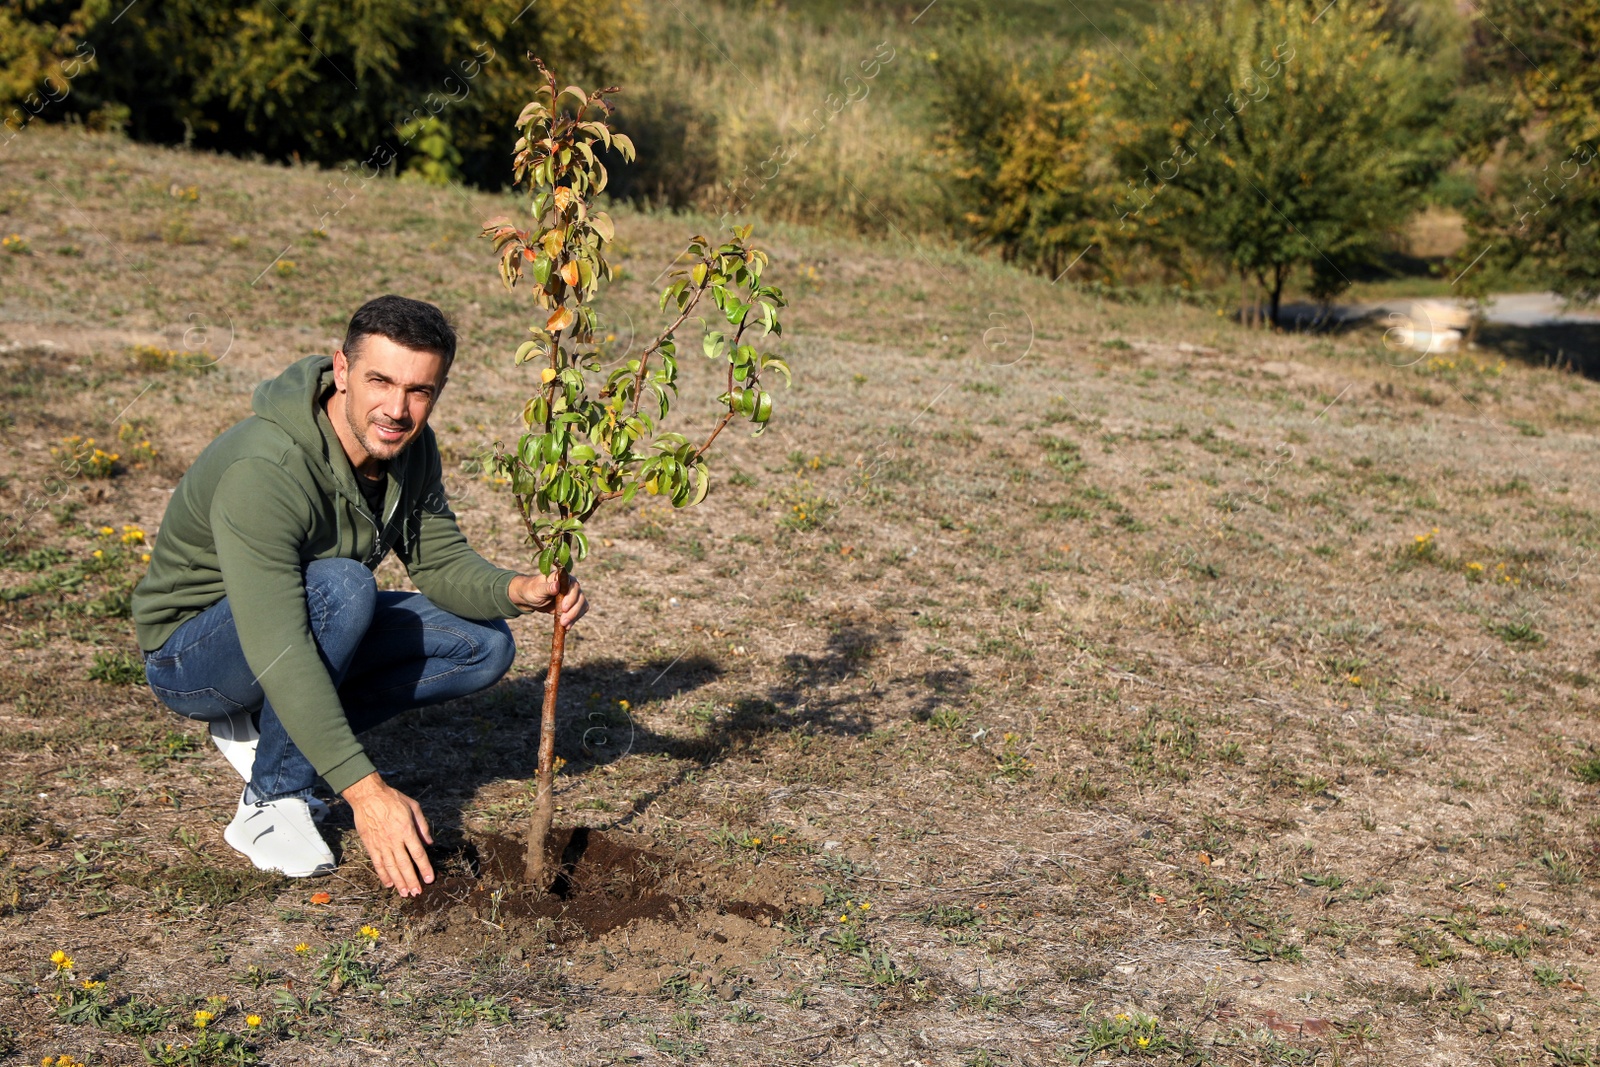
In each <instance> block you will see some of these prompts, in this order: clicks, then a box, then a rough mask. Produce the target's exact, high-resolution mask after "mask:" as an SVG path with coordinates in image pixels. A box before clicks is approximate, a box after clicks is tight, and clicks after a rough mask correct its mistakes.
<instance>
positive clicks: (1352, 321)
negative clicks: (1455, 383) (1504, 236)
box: [1278, 300, 1600, 380]
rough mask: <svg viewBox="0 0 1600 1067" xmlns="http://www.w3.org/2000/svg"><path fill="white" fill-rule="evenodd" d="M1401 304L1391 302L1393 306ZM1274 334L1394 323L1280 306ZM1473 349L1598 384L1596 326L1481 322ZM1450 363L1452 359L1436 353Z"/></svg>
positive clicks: (1352, 312) (1413, 358) (1396, 354)
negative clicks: (1577, 376) (1277, 330)
mask: <svg viewBox="0 0 1600 1067" xmlns="http://www.w3.org/2000/svg"><path fill="white" fill-rule="evenodd" d="M1406 302H1407V301H1405V300H1396V301H1394V303H1395V304H1396V305H1403V304H1405V303H1406ZM1279 314H1280V318H1279V323H1278V326H1279V329H1281V330H1286V331H1289V332H1292V333H1315V334H1327V335H1331V336H1335V337H1337V336H1342V335H1345V334H1349V333H1354V332H1357V331H1368V332H1372V333H1373V334H1374V335H1376V334H1377V333H1378V332H1379V331H1381V330H1384V329H1386V328H1387V327H1389V326H1392V325H1398V324H1399V323H1398V321H1394V322H1391V321H1390V320H1389V319H1388V317H1387V315H1388V312H1385V311H1365V310H1362V309H1357V308H1349V307H1340V306H1337V305H1334V306H1331V307H1330V306H1328V305H1323V304H1312V303H1294V304H1285V305H1284V306H1283V307H1282V309H1281V310H1280V313H1279ZM1476 345H1477V348H1478V349H1479V350H1480V351H1482V352H1484V353H1486V354H1487V355H1488V356H1489V357H1491V358H1501V359H1506V360H1510V361H1513V362H1517V363H1523V364H1526V365H1528V366H1531V367H1551V368H1557V369H1562V370H1568V371H1572V372H1574V373H1577V374H1581V375H1583V376H1584V377H1585V378H1594V379H1596V380H1600V322H1546V323H1537V324H1532V325H1519V324H1515V323H1506V322H1486V323H1484V324H1483V326H1482V327H1481V328H1480V329H1479V330H1478V336H1477V339H1476ZM1438 355H1440V356H1441V357H1442V358H1446V359H1449V358H1453V357H1454V353H1448V352H1446V353H1438ZM1427 358H1428V355H1427V354H1426V353H1422V352H1413V351H1410V350H1408V349H1396V350H1395V351H1393V352H1391V353H1388V354H1387V356H1386V362H1388V363H1390V364H1392V365H1394V366H1400V367H1403V366H1409V365H1410V364H1411V363H1413V362H1420V361H1422V360H1425V359H1427Z"/></svg>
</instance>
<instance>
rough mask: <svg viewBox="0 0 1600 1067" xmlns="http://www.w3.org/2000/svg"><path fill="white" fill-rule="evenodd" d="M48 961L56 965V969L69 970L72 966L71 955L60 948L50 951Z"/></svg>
mask: <svg viewBox="0 0 1600 1067" xmlns="http://www.w3.org/2000/svg"><path fill="white" fill-rule="evenodd" d="M50 962H51V963H53V964H55V965H56V970H58V971H70V970H72V967H73V963H72V957H71V956H69V955H67V954H66V953H65V952H62V951H61V950H60V949H56V950H55V951H54V952H52V953H50Z"/></svg>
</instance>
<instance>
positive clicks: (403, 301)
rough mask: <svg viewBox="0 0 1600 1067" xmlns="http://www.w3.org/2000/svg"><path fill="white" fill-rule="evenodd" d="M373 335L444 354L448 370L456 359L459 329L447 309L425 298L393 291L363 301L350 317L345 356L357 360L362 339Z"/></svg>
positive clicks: (406, 346) (445, 367) (425, 350)
mask: <svg viewBox="0 0 1600 1067" xmlns="http://www.w3.org/2000/svg"><path fill="white" fill-rule="evenodd" d="M372 334H378V335H379V336H380V337H387V338H388V339H389V340H391V341H393V342H394V343H395V344H397V345H401V346H403V347H405V348H416V349H421V350H422V351H424V352H434V353H437V354H438V355H440V356H443V357H444V369H445V371H446V373H448V372H449V370H450V364H451V363H452V362H454V361H455V358H456V331H455V329H454V328H453V327H452V326H451V325H450V323H449V322H448V321H447V320H446V319H445V317H444V312H442V311H440V310H439V309H438V308H436V307H434V306H433V305H432V304H428V303H425V302H423V301H421V300H412V299H411V298H410V297H406V296H395V295H394V294H393V293H390V294H389V295H388V296H379V297H374V298H373V299H371V300H368V301H367V302H366V303H365V304H362V305H361V307H360V308H358V309H357V310H356V313H355V314H354V315H352V316H351V317H350V328H349V329H347V330H345V333H344V354H345V358H347V359H349V360H351V361H354V360H355V358H356V356H357V355H359V354H360V348H361V342H362V340H363V339H365V338H367V337H370V336H371V335H372Z"/></svg>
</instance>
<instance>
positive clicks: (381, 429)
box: [372, 422, 406, 441]
mask: <svg viewBox="0 0 1600 1067" xmlns="http://www.w3.org/2000/svg"><path fill="white" fill-rule="evenodd" d="M372 428H373V429H374V430H375V431H377V434H378V436H379V437H381V438H383V439H384V440H385V441H398V440H399V439H400V438H402V437H404V436H405V435H406V431H405V427H403V426H385V425H383V424H382V423H378V422H375V423H373V424H372Z"/></svg>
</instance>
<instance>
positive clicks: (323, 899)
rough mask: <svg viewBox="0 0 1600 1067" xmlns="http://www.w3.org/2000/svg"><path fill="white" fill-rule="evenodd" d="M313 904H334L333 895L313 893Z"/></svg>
mask: <svg viewBox="0 0 1600 1067" xmlns="http://www.w3.org/2000/svg"><path fill="white" fill-rule="evenodd" d="M311 903H313V904H332V903H333V894H332V893H312V894H311Z"/></svg>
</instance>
